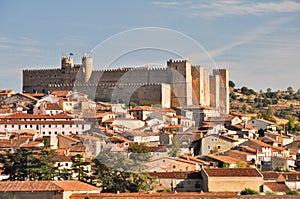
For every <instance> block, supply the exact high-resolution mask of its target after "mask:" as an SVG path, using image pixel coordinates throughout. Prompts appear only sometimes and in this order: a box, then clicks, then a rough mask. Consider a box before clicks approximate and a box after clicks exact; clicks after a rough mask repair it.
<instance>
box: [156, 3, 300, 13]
mask: <svg viewBox="0 0 300 199" xmlns="http://www.w3.org/2000/svg"><path fill="white" fill-rule="evenodd" d="M153 4H154V5H156V6H160V7H163V8H171V9H172V8H173V9H175V8H176V9H185V10H188V11H187V13H188V15H189V16H191V17H197V16H207V17H221V16H226V15H266V14H270V13H292V12H299V11H300V3H299V2H296V1H290V0H286V1H280V2H253V1H239V0H222V1H204V2H203V1H201V2H185V3H183V2H177V1H155V2H153Z"/></svg>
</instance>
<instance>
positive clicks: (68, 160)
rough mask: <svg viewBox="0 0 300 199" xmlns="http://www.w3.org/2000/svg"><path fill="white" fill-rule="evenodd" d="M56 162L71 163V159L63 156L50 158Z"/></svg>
mask: <svg viewBox="0 0 300 199" xmlns="http://www.w3.org/2000/svg"><path fill="white" fill-rule="evenodd" d="M52 160H54V161H56V162H72V160H71V158H70V157H68V156H65V155H56V156H54V157H53V158H52Z"/></svg>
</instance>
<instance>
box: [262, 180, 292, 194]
mask: <svg viewBox="0 0 300 199" xmlns="http://www.w3.org/2000/svg"><path fill="white" fill-rule="evenodd" d="M264 185H265V186H267V187H268V188H269V189H270V190H271V191H272V192H286V191H288V190H290V188H289V187H288V186H286V184H285V183H282V182H264Z"/></svg>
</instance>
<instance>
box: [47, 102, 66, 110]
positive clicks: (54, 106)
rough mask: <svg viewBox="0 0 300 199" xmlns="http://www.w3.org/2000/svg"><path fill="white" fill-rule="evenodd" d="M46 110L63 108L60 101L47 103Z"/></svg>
mask: <svg viewBox="0 0 300 199" xmlns="http://www.w3.org/2000/svg"><path fill="white" fill-rule="evenodd" d="M46 110H62V109H61V108H60V107H59V104H58V103H47V104H46Z"/></svg>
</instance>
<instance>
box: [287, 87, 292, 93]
mask: <svg viewBox="0 0 300 199" xmlns="http://www.w3.org/2000/svg"><path fill="white" fill-rule="evenodd" d="M286 90H287V92H289V93H292V92H294V89H293V88H292V87H291V86H289V87H288V88H287V89H286Z"/></svg>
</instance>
